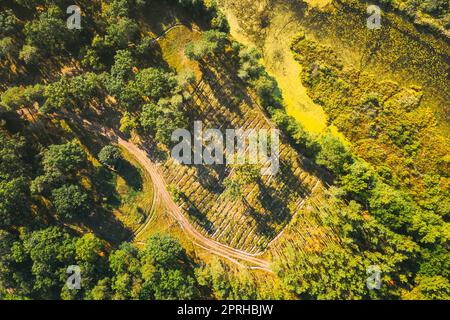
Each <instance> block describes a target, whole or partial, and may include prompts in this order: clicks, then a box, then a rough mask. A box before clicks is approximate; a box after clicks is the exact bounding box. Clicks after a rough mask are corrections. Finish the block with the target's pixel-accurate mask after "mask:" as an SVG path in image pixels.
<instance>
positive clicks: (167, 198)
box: [117, 137, 272, 272]
mask: <svg viewBox="0 0 450 320" xmlns="http://www.w3.org/2000/svg"><path fill="white" fill-rule="evenodd" d="M117 143H118V144H119V145H120V146H122V147H123V148H125V149H126V150H127V151H128V152H129V153H131V154H132V155H133V156H134V157H135V158H136V159H137V160H138V161H139V163H140V165H141V166H142V167H143V168H144V169H145V170H146V171H147V173H148V174H149V175H150V177H151V178H152V181H153V184H154V187H155V192H158V193H159V195H160V197H161V199H162V203H164V205H165V206H166V207H167V210H168V212H169V213H170V214H171V215H172V216H173V218H174V219H175V220H176V221H177V222H178V224H179V225H180V227H181V228H182V229H183V231H184V232H185V233H187V235H188V236H189V237H190V238H192V240H193V242H194V244H196V245H197V246H199V247H201V248H203V249H205V250H208V251H210V252H212V253H215V254H217V255H219V256H222V257H224V258H226V259H228V260H230V261H232V262H234V263H236V264H239V265H241V266H245V267H248V268H251V269H262V270H265V271H268V272H272V271H271V270H270V268H269V262H268V261H266V260H263V259H261V258H257V257H255V256H254V255H251V254H248V253H246V252H244V251H241V250H237V249H234V248H231V247H229V246H226V245H224V244H222V243H220V242H217V241H214V240H211V239H208V238H207V237H205V236H203V235H202V234H201V233H200V232H198V231H197V230H196V229H195V228H194V227H193V226H192V225H191V223H190V222H189V220H188V219H187V218H186V217H185V216H184V214H183V212H182V211H181V209H180V207H178V205H177V204H176V203H175V202H174V201H173V199H172V197H171V195H170V194H169V192H168V191H167V188H166V186H167V185H166V183H165V181H164V178H163V177H162V175H161V174H160V173H159V170H158V168H157V166H156V165H155V164H154V163H153V162H152V161H150V159H149V157H148V155H147V153H146V151H144V150H142V149H141V148H139V147H138V146H136V145H135V144H133V143H132V142H129V141H126V140H124V139H122V138H120V137H118V139H117ZM242 262H246V263H247V264H248V265H244V264H243V263H242Z"/></svg>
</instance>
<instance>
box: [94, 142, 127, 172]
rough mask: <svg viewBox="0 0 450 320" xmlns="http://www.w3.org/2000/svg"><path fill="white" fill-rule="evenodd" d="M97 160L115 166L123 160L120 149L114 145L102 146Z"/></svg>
mask: <svg viewBox="0 0 450 320" xmlns="http://www.w3.org/2000/svg"><path fill="white" fill-rule="evenodd" d="M98 160H99V161H100V162H101V163H102V164H103V165H105V166H108V167H111V168H117V167H118V166H119V164H120V163H121V161H122V160H123V157H122V154H121V153H120V149H119V148H118V147H116V146H112V145H109V146H104V147H103V148H102V150H100V152H99V154H98Z"/></svg>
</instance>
